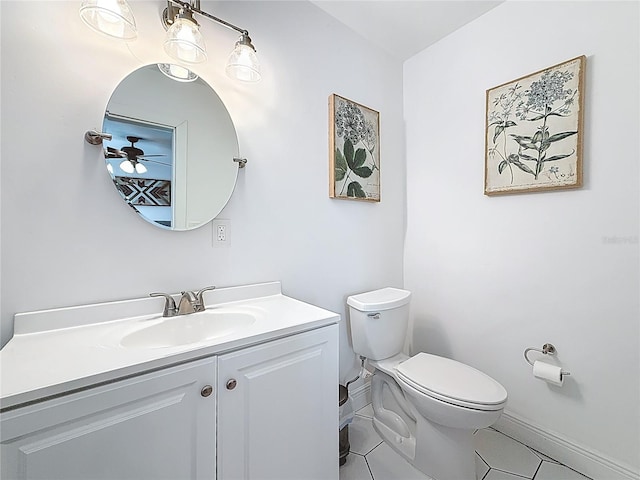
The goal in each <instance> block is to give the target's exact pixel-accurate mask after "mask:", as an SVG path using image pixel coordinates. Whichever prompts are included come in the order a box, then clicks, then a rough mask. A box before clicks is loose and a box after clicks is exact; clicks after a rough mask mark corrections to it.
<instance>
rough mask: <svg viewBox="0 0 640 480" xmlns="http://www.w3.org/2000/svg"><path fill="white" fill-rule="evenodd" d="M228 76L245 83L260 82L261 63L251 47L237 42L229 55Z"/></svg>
mask: <svg viewBox="0 0 640 480" xmlns="http://www.w3.org/2000/svg"><path fill="white" fill-rule="evenodd" d="M226 72H227V75H228V76H229V77H231V78H235V79H236V80H240V81H243V82H257V81H259V80H260V78H261V75H260V62H258V57H257V56H256V52H255V50H254V49H253V48H251V47H250V46H249V45H246V44H243V43H241V42H236V47H235V48H234V49H233V52H231V55H229V60H228V61H227V68H226Z"/></svg>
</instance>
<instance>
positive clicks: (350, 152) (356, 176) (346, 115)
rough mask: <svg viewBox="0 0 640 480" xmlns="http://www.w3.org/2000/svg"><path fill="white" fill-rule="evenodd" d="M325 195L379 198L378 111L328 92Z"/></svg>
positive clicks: (376, 199) (361, 198) (346, 197)
mask: <svg viewBox="0 0 640 480" xmlns="http://www.w3.org/2000/svg"><path fill="white" fill-rule="evenodd" d="M329 196H330V197H331V198H343V199H352V200H364V201H370V202H379V201H380V113H379V112H377V111H375V110H372V109H371V108H368V107H365V106H363V105H360V104H359V103H356V102H353V101H351V100H348V99H346V98H344V97H341V96H339V95H336V94H332V95H330V96H329Z"/></svg>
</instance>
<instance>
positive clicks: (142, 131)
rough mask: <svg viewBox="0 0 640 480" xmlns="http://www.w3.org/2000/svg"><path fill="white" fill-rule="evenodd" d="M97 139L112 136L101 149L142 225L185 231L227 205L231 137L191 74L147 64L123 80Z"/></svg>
mask: <svg viewBox="0 0 640 480" xmlns="http://www.w3.org/2000/svg"><path fill="white" fill-rule="evenodd" d="M171 73H177V74H178V75H177V76H176V75H174V76H171ZM102 131H103V132H105V133H108V134H111V135H112V139H111V140H109V141H106V140H105V141H104V143H103V146H104V153H105V161H106V165H107V170H108V171H109V173H110V175H111V178H112V179H113V183H114V185H115V187H116V189H117V190H118V192H119V193H120V195H121V196H122V198H123V199H124V201H125V202H127V204H129V205H130V206H131V207H132V208H133V209H134V210H136V211H137V212H138V213H139V214H140V216H141V217H142V218H144V219H145V220H147V221H148V222H150V223H152V224H154V225H156V226H159V227H161V228H166V229H171V230H191V229H194V228H198V227H200V226H202V225H204V224H205V223H208V222H210V221H211V220H212V219H214V218H215V217H216V216H217V215H218V214H219V213H220V212H221V211H222V209H223V208H224V206H225V205H226V204H227V202H228V201H229V198H230V197H231V194H232V193H233V189H234V187H235V184H236V178H237V176H238V168H239V167H238V163H236V162H234V158H235V157H237V156H238V139H237V135H236V131H235V128H234V126H233V122H232V120H231V116H230V115H229V112H228V111H227V109H226V107H225V106H224V104H223V103H222V100H220V97H218V95H217V94H216V92H215V91H214V90H213V89H212V88H211V87H210V86H209V85H208V84H207V83H206V82H205V81H204V80H202V78H199V77H197V76H196V75H195V74H193V73H192V72H191V71H189V70H187V69H185V68H183V67H178V66H175V65H168V64H159V65H155V64H153V65H147V66H144V67H142V68H139V69H138V70H135V71H134V72H132V73H131V74H129V75H128V76H127V77H126V78H124V80H122V82H120V84H119V85H118V86H117V87H116V89H115V91H114V92H113V94H112V95H111V98H110V99H109V103H108V104H107V109H106V112H105V115H104V122H103V124H102Z"/></svg>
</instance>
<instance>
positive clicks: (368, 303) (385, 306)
mask: <svg viewBox="0 0 640 480" xmlns="http://www.w3.org/2000/svg"><path fill="white" fill-rule="evenodd" d="M410 297H411V292H409V291H408V290H401V289H399V288H393V287H387V288H381V289H380V290H373V291H372V292H364V293H359V294H358V295H351V296H350V297H348V298H347V305H349V306H350V307H353V308H355V309H356V310H359V311H361V312H373V311H376V310H390V309H392V308H397V307H401V306H403V305H406V304H407V303H409V298H410Z"/></svg>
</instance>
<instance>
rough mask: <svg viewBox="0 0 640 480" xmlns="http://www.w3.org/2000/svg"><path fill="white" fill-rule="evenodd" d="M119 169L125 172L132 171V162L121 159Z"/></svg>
mask: <svg viewBox="0 0 640 480" xmlns="http://www.w3.org/2000/svg"><path fill="white" fill-rule="evenodd" d="M120 170H122V171H123V172H125V173H133V172H134V170H135V169H134V167H133V163H131V162H130V161H129V160H123V161H122V162H121V163H120Z"/></svg>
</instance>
